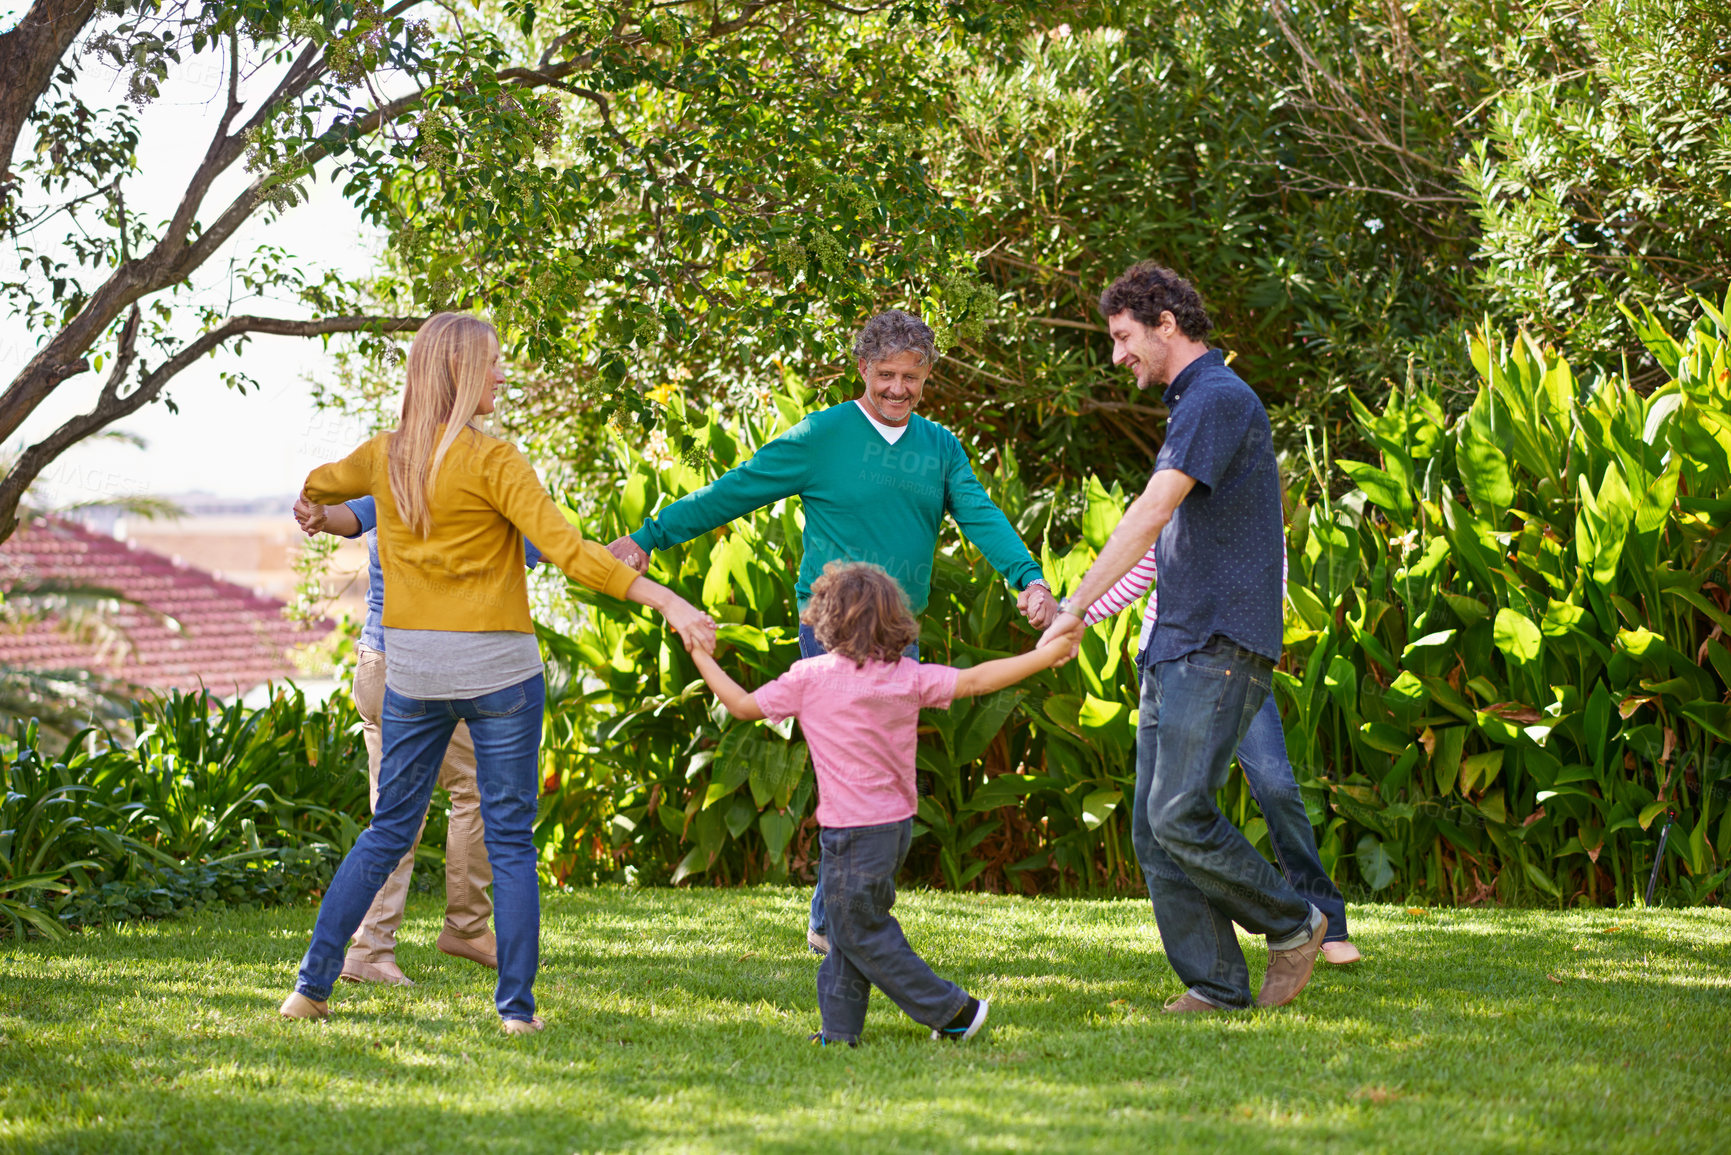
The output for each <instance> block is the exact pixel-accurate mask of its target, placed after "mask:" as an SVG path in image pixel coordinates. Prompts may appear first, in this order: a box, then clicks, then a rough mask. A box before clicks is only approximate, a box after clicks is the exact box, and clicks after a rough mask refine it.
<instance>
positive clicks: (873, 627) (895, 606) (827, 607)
mask: <svg viewBox="0 0 1731 1155" xmlns="http://www.w3.org/2000/svg"><path fill="white" fill-rule="evenodd" d="M799 620H800V621H802V622H804V623H805V624H806V625H808V626H810V627H811V632H812V633H814V634H816V635H817V640H818V642H819V643H821V644H822V645H823V648H824V649H826V650H828V651H829V652H830V653H832V654H841V655H842V656H844V657H846V658H849V659H851V660H852V661H853V663H854V664H855V665H858V666H863V665H865V664H866V663H867V662H894V661H898V660H899V659H900V658H901V656H902V651H903V650H906V649H907V648H908V647H909V646H911V645H913V643H914V642H916V641H918V640H919V636H920V624H919V622H917V621H915V620H914V615H913V611H912V610H910V609H908V596H907V594H905V593H903V592H902V587H901V586H899V585H897V584H896V580H895V579H894V578H892V577H890V575H889V574H888V573H886V572H884V569H883V567H882V566H875V565H872V564H871V563H869V562H863V561H852V562H841V561H832V562H830V563H829V564H828V565H826V566H824V567H823V576H822V577H820V578H818V579H817V580H816V581H814V582H812V583H811V600H810V601H809V602H807V603H806V606H805V612H804V613H803V614H801V615H800V618H799Z"/></svg>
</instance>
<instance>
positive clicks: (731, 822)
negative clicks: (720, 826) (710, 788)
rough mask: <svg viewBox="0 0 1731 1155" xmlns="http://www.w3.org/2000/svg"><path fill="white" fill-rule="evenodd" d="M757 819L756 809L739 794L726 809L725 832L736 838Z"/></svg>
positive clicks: (748, 800) (747, 799)
mask: <svg viewBox="0 0 1731 1155" xmlns="http://www.w3.org/2000/svg"><path fill="white" fill-rule="evenodd" d="M756 819H757V807H755V806H753V805H752V804H751V799H749V798H747V797H745V795H743V794H741V795H740V796H739V797H737V798H735V799H734V800H733V805H732V806H729V807H728V808H727V832H728V833H729V834H731V835H733V837H735V838H738V837H739V836H740V835H742V834H744V833H745V832H746V831H747V830H750V829H751V824H752V822H754V821H755V820H756Z"/></svg>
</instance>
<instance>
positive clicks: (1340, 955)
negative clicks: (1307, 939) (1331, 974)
mask: <svg viewBox="0 0 1731 1155" xmlns="http://www.w3.org/2000/svg"><path fill="white" fill-rule="evenodd" d="M1363 957H1364V956H1363V955H1361V954H1359V953H1358V948H1357V947H1355V946H1353V945H1352V943H1350V942H1348V941H1347V940H1346V939H1341V940H1340V941H1339V942H1325V943H1323V944H1322V961H1323V962H1327V963H1333V964H1334V965H1335V966H1337V967H1340V966H1345V965H1346V964H1347V963H1355V962H1357V961H1358V960H1359V959H1361V958H1363Z"/></svg>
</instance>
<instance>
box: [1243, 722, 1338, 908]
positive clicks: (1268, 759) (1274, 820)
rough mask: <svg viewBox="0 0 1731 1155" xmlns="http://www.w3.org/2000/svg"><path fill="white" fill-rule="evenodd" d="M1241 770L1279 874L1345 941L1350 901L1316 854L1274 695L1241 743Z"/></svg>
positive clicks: (1313, 838) (1302, 797) (1313, 839)
mask: <svg viewBox="0 0 1731 1155" xmlns="http://www.w3.org/2000/svg"><path fill="white" fill-rule="evenodd" d="M1238 768H1239V769H1240V770H1243V771H1244V782H1245V784H1246V785H1247V786H1249V787H1250V795H1251V797H1252V798H1255V799H1256V805H1257V806H1258V807H1259V808H1261V810H1262V818H1263V821H1265V822H1267V823H1268V840H1269V841H1270V842H1272V843H1273V844H1274V857H1275V858H1276V859H1277V860H1279V862H1280V872H1281V873H1282V874H1284V875H1286V881H1287V882H1290V883H1291V884H1292V888H1293V889H1294V890H1296V891H1298V893H1299V894H1301V895H1303V896H1304V897H1305V898H1306V899H1308V900H1309V901H1310V903H1311V905H1313V906H1315V907H1316V908H1317V909H1318V910H1320V911H1322V914H1323V917H1325V918H1327V919H1328V936H1327V941H1328V942H1343V941H1345V939H1346V937H1347V934H1346V900H1345V899H1344V898H1342V897H1341V895H1340V888H1339V887H1337V886H1335V885H1334V880H1333V879H1332V878H1329V877H1328V871H1326V870H1324V869H1323V868H1322V857H1321V856H1320V855H1319V854H1317V852H1316V831H1315V830H1313V829H1311V825H1310V815H1308V814H1306V813H1305V812H1304V796H1303V795H1302V794H1300V793H1299V790H1298V780H1297V778H1295V777H1294V776H1293V773H1292V763H1291V762H1290V761H1288V759H1287V757H1286V732H1285V731H1284V730H1282V729H1281V728H1280V710H1279V709H1278V708H1276V707H1275V705H1274V695H1273V694H1270V695H1269V696H1268V699H1267V700H1266V701H1264V702H1263V703H1262V708H1261V709H1260V710H1258V711H1256V717H1254V718H1252V719H1251V720H1250V729H1248V730H1246V731H1245V732H1244V738H1243V740H1242V741H1240V742H1239V743H1238Z"/></svg>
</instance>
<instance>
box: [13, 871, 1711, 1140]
mask: <svg viewBox="0 0 1731 1155" xmlns="http://www.w3.org/2000/svg"><path fill="white" fill-rule="evenodd" d="M808 893H809V892H808ZM804 898H805V894H802V893H800V892H797V891H791V890H783V889H763V890H740V891H711V890H695V891H693V890H683V891H672V890H658V891H622V890H613V889H603V890H589V891H582V892H577V893H572V894H565V895H554V896H548V898H547V900H546V913H545V921H544V926H543V940H542V950H543V960H544V961H543V965H542V969H541V977H540V980H539V982H538V983H537V986H536V995H537V997H538V999H539V1001H540V1006H541V1011H542V1013H543V1014H544V1015H545V1016H546V1018H547V1020H548V1029H547V1030H546V1031H545V1032H543V1033H542V1034H540V1035H536V1036H531V1037H527V1038H520V1039H511V1038H507V1037H505V1036H502V1035H501V1034H500V1032H499V1031H498V1027H497V1019H496V1017H495V1015H494V1013H493V1009H492V981H491V975H490V973H488V972H484V971H482V970H481V969H480V968H478V967H475V966H474V965H473V964H470V963H465V962H461V961H459V960H456V959H449V958H446V957H444V956H443V955H439V954H437V953H436V952H435V951H434V950H433V949H432V946H431V943H432V940H433V938H434V936H435V935H436V933H437V930H438V924H439V917H440V906H439V903H438V901H437V900H436V899H435V898H432V897H426V896H423V897H419V898H417V899H416V900H415V901H414V903H413V904H412V905H411V907H410V911H409V920H408V922H407V924H406V925H405V927H404V931H403V935H402V938H403V941H404V945H403V947H402V948H401V951H400V954H399V958H400V960H401V962H402V964H403V966H404V968H405V969H406V970H407V971H408V972H409V973H410V975H411V976H412V977H414V978H416V979H418V980H419V985H418V986H416V987H414V988H413V989H384V988H378V987H366V988H361V987H353V986H342V987H339V989H338V991H337V993H336V995H335V996H334V998H333V1001H332V1011H333V1015H332V1018H331V1019H330V1021H329V1022H327V1023H324V1024H310V1023H290V1022H285V1021H282V1020H280V1019H278V1018H277V1017H276V1007H277V1004H278V1003H279V1002H280V1001H281V999H282V996H283V995H284V994H285V993H286V992H287V991H288V989H289V986H290V983H291V980H292V977H293V974H294V968H295V963H296V962H297V961H298V959H299V957H300V954H301V952H302V950H303V949H304V948H305V946H306V941H307V935H308V932H309V930H310V928H311V926H312V919H313V909H312V908H311V907H310V906H301V907H297V908H294V909H283V910H274V911H267V912H263V913H241V912H219V913H212V914H206V915H202V916H199V917H196V918H193V919H189V920H186V921H184V922H170V923H157V924H145V925H132V926H125V927H120V928H116V929H110V930H105V931H100V932H96V933H90V934H86V935H83V936H81V937H78V938H74V939H72V940H70V941H68V942H64V943H58V944H36V943H33V944H19V943H7V944H0V1148H5V1149H9V1150H19V1151H92V1152H125V1151H148V1152H174V1151H201V1152H202V1151H246V1152H254V1151H259V1152H265V1151H333V1152H342V1153H362V1152H393V1153H406V1152H417V1151H453V1152H480V1151H488V1152H495V1151H496V1152H543V1151H547V1152H570V1151H624V1150H632V1151H636V1150H646V1149H647V1150H682V1151H683V1150H692V1151H703V1150H764V1151H796V1150H797V1151H805V1150H839V1151H849V1150H887V1149H893V1148H907V1149H936V1148H942V1147H957V1148H970V1149H976V1148H977V1149H983V1150H994V1151H1001V1150H1019V1151H1057V1150H1065V1151H1074V1150H1135V1151H1167V1150H1180V1151H1182V1150H1216V1149H1221V1150H1224V1149H1230V1150H1232V1151H1235V1152H1253V1151H1312V1150H1316V1149H1318V1148H1324V1149H1341V1150H1378V1151H1384V1150H1386V1151H1419V1152H1433V1151H1463V1152H1486V1151H1492V1152H1494V1151H1595V1152H1600V1151H1665V1152H1672V1151H1709V1150H1718V1151H1726V1150H1731V1123H1728V1122H1727V1118H1728V1112H1727V1103H1726V1094H1727V1091H1728V1089H1731V942H1728V932H1731V914H1728V913H1727V912H1726V911H1724V910H1694V911H1632V910H1623V911H1600V910H1594V911H1585V912H1572V913H1554V912H1536V911H1460V910H1435V911H1426V912H1422V913H1418V914H1414V913H1411V912H1409V911H1407V910H1406V909H1404V908H1400V907H1355V908H1353V909H1352V912H1351V915H1352V919H1353V925H1354V938H1355V940H1356V941H1357V942H1358V943H1359V944H1360V946H1361V947H1362V949H1363V950H1364V952H1365V955H1366V961H1365V962H1364V963H1362V964H1360V965H1359V966H1358V967H1356V968H1352V969H1348V970H1344V971H1343V970H1338V969H1324V970H1323V972H1322V973H1319V974H1318V975H1317V977H1316V978H1315V980H1313V982H1312V983H1311V985H1310V987H1309V988H1308V989H1307V990H1306V991H1305V993H1304V994H1303V995H1301V996H1300V998H1299V1000H1298V1002H1296V1003H1295V1004H1293V1005H1292V1006H1290V1007H1287V1008H1285V1009H1282V1010H1277V1011H1256V1012H1241V1013H1236V1014H1227V1015H1212V1016H1181V1017H1167V1016H1162V1015H1161V1013H1160V1006H1161V1003H1162V1002H1163V1001H1164V1000H1165V999H1166V998H1168V997H1170V996H1171V995H1173V994H1176V993H1177V992H1178V989H1179V988H1178V984H1177V981H1176V980H1175V979H1174V977H1173V975H1172V972H1171V970H1170V968H1169V967H1168V966H1167V965H1166V961H1165V958H1164V957H1163V956H1162V955H1161V953H1160V944H1159V940H1158V937H1157V935H1156V932H1155V929H1154V922H1153V919H1152V917H1151V916H1150V914H1149V911H1148V908H1147V904H1146V903H1145V902H1137V901H1081V900H1077V901H1063V900H1047V899H1015V898H1001V897H994V896H981V895H953V894H937V893H910V894H906V895H904V896H903V899H902V903H901V905H900V907H899V908H898V913H899V914H900V916H901V918H902V921H903V924H904V925H905V926H906V927H907V930H908V933H909V936H910V938H911V939H912V940H913V942H914V944H915V945H916V946H917V947H919V948H921V949H922V951H923V953H925V954H926V956H927V957H928V958H929V959H930V960H931V961H932V963H933V964H934V965H935V966H936V967H937V969H938V970H939V972H940V973H942V974H945V975H946V976H948V977H951V978H953V979H955V980H957V981H958V982H961V983H962V984H963V985H965V986H967V987H968V988H969V989H970V990H972V991H975V992H977V993H979V994H982V995H985V996H986V997H988V998H990V999H991V1000H992V1018H991V1027H990V1030H989V1031H988V1032H987V1034H986V1035H984V1036H982V1038H980V1039H979V1040H976V1041H975V1042H972V1043H968V1044H963V1045H960V1046H958V1045H953V1044H948V1043H934V1042H931V1041H930V1039H929V1038H928V1032H927V1031H926V1030H925V1029H924V1028H920V1027H916V1026H915V1025H914V1024H913V1023H911V1022H910V1021H908V1020H907V1019H906V1018H904V1017H903V1016H902V1015H901V1014H900V1012H898V1011H897V1010H896V1009H895V1008H894V1007H893V1006H891V1005H890V1004H889V1003H888V1002H886V1001H884V1000H883V999H882V998H881V997H880V998H879V999H877V1000H875V1001H874V1003H873V1009H872V1014H871V1018H870V1020H869V1021H868V1024H867V1033H866V1042H865V1045H864V1046H862V1047H861V1048H859V1049H858V1050H849V1049H847V1048H837V1047H830V1048H827V1049H822V1050H820V1049H818V1048H814V1047H812V1046H810V1045H809V1044H808V1043H807V1042H806V1036H807V1035H808V1034H809V1033H810V1032H811V1031H813V1030H815V1029H816V1028H817V1010H816V995H815V990H814V981H813V980H814V974H815V972H816V969H817V960H816V959H815V958H814V957H813V956H812V955H810V954H808V953H806V951H805V948H804V943H803V941H802V928H803V921H802V920H803V918H804ZM1246 946H1247V952H1246V953H1247V954H1248V955H1249V956H1250V958H1251V966H1252V972H1253V979H1255V978H1257V977H1259V974H1260V971H1261V967H1262V962H1263V959H1264V958H1265V957H1266V956H1265V952H1264V951H1263V949H1262V948H1261V946H1260V944H1258V943H1256V942H1254V941H1251V942H1247V943H1246Z"/></svg>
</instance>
